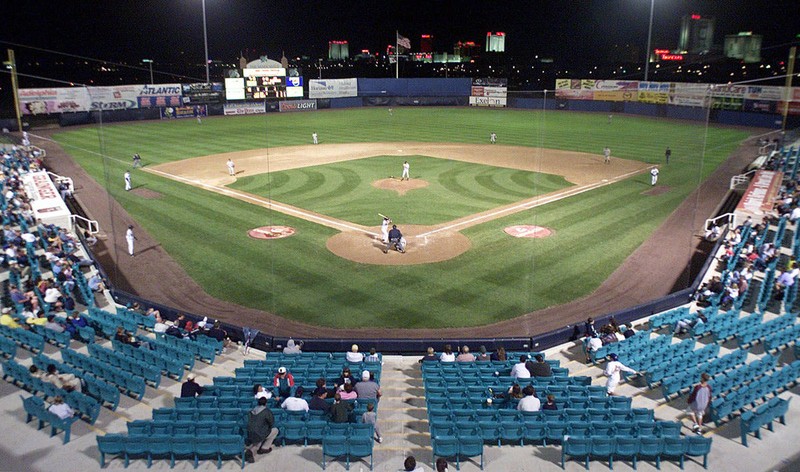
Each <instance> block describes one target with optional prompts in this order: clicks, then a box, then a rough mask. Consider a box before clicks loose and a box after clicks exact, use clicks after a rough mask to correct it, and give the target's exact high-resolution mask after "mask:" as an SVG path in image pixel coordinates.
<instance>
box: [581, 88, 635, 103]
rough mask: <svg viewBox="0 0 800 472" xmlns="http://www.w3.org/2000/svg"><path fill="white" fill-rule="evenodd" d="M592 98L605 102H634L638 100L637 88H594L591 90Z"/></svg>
mask: <svg viewBox="0 0 800 472" xmlns="http://www.w3.org/2000/svg"><path fill="white" fill-rule="evenodd" d="M592 94H593V97H594V100H602V101H606V102H635V101H637V100H639V92H638V90H636V89H634V90H624V91H622V90H618V91H608V90H595V91H594V92H592Z"/></svg>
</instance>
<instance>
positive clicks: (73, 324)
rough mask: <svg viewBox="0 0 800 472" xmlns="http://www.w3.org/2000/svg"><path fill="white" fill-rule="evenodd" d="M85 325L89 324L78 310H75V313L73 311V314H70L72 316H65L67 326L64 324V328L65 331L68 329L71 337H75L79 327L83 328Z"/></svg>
mask: <svg viewBox="0 0 800 472" xmlns="http://www.w3.org/2000/svg"><path fill="white" fill-rule="evenodd" d="M87 326H89V323H88V322H87V321H86V319H85V318H83V317H82V316H81V314H80V312H77V311H76V312H75V313H73V314H72V316H70V317H69V318H67V326H66V329H67V331H69V334H70V335H71V336H72V337H73V338H75V337H77V336H78V331H79V330H80V329H81V328H85V327H87Z"/></svg>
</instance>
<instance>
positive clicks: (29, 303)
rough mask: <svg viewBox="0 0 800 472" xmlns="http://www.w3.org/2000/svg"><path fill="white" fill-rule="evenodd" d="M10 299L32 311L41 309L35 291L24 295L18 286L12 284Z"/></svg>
mask: <svg viewBox="0 0 800 472" xmlns="http://www.w3.org/2000/svg"><path fill="white" fill-rule="evenodd" d="M9 297H11V301H12V302H14V303H15V304H20V305H23V306H25V307H28V308H30V309H32V310H38V309H39V299H37V298H36V295H35V294H34V293H33V291H28V292H25V293H23V292H22V291H21V290H20V289H19V288H18V287H17V286H16V285H14V284H11V285H10V286H9Z"/></svg>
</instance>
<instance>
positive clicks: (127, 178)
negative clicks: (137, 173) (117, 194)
mask: <svg viewBox="0 0 800 472" xmlns="http://www.w3.org/2000/svg"><path fill="white" fill-rule="evenodd" d="M130 189H131V173H130V172H129V171H125V191H128V190H130Z"/></svg>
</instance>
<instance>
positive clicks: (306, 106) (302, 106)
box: [279, 100, 317, 112]
mask: <svg viewBox="0 0 800 472" xmlns="http://www.w3.org/2000/svg"><path fill="white" fill-rule="evenodd" d="M279 105H280V111H281V112H285V111H314V110H316V109H317V101H316V100H290V101H284V102H279Z"/></svg>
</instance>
